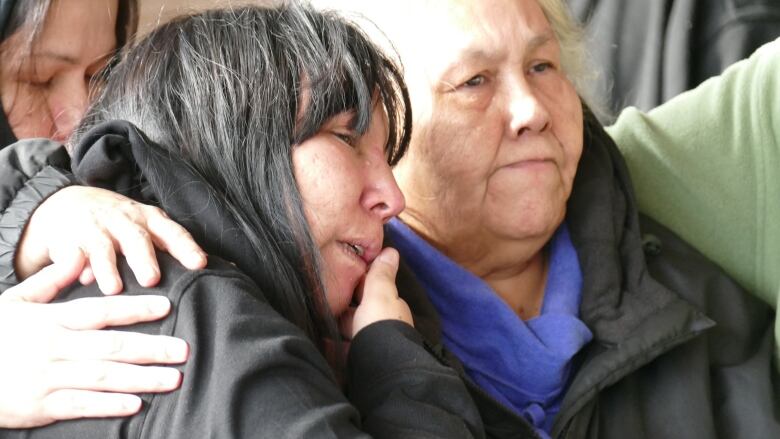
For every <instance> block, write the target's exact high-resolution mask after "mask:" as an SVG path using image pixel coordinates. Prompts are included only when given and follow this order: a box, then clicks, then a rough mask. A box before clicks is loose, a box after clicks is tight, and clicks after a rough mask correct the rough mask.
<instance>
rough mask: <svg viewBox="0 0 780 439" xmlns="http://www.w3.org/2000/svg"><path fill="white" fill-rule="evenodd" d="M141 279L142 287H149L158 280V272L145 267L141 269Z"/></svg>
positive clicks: (152, 268)
mask: <svg viewBox="0 0 780 439" xmlns="http://www.w3.org/2000/svg"><path fill="white" fill-rule="evenodd" d="M141 277H142V278H143V282H144V286H145V287H150V286H152V284H154V283H156V282H157V280H159V279H160V272H159V271H157V269H155V268H154V267H149V266H147V267H145V268H144V269H143V275H142V276H141Z"/></svg>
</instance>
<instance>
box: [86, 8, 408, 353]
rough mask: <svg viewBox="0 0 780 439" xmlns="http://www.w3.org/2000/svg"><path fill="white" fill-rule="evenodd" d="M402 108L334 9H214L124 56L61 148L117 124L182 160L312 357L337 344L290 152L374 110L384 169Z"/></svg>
mask: <svg viewBox="0 0 780 439" xmlns="http://www.w3.org/2000/svg"><path fill="white" fill-rule="evenodd" d="M408 102H409V99H408V94H407V92H406V88H405V86H404V83H403V79H402V77H401V73H400V71H399V70H398V69H397V68H396V66H395V65H394V64H393V63H392V62H391V61H390V60H389V59H388V58H387V57H386V56H385V55H384V54H383V53H382V52H381V51H380V50H379V49H378V48H377V47H376V46H375V45H374V44H372V43H371V42H370V41H369V40H368V38H367V37H365V36H364V35H363V33H362V32H361V31H360V30H359V29H358V28H357V27H356V26H354V25H352V24H350V23H348V22H347V21H345V20H344V19H342V18H341V17H339V16H337V15H335V14H330V13H320V12H317V11H315V10H313V9H311V8H310V7H308V6H306V5H296V4H292V3H291V4H285V5H279V6H276V7H258V6H254V7H251V6H249V7H240V8H229V9H216V10H210V11H205V12H201V13H198V14H196V15H190V16H183V17H180V18H177V19H174V20H172V21H170V22H168V23H166V24H164V25H162V26H160V27H158V28H157V29H155V30H154V31H152V32H151V33H150V34H149V35H147V36H146V37H145V38H144V39H142V40H141V41H139V42H138V44H137V45H136V46H135V47H133V48H132V49H131V50H130V51H129V52H127V53H126V55H125V57H124V59H123V60H122V61H121V62H120V63H119V64H118V65H117V66H116V67H115V68H114V70H113V71H112V73H111V75H110V76H109V77H108V79H107V82H106V85H105V87H104V89H103V91H102V93H101V94H100V96H99V97H98V99H97V100H96V102H95V104H94V105H93V107H92V108H90V109H89V110H88V112H87V115H86V116H85V117H84V120H83V122H82V125H81V127H80V128H79V129H78V130H76V132H75V134H74V139H73V143H77V142H78V139H79V138H80V137H82V136H84V134H85V133H86V132H87V131H88V130H89V129H90V128H91V127H94V126H95V125H97V124H100V123H101V122H104V121H109V120H114V119H123V120H127V121H130V122H132V123H133V124H135V125H136V126H137V127H139V128H140V129H141V130H142V131H144V132H145V133H146V134H147V136H148V137H149V138H150V139H151V140H153V141H155V142H157V143H158V144H160V145H161V146H162V147H163V148H165V149H166V150H168V151H169V152H170V154H171V155H173V156H175V157H178V158H180V159H181V160H182V161H183V162H184V163H185V164H186V165H187V166H188V167H190V169H191V170H193V172H194V173H195V174H196V175H198V176H199V177H200V178H201V179H202V181H203V182H204V183H205V184H206V185H207V186H208V188H209V190H211V191H212V193H213V194H214V197H213V198H214V199H215V201H216V202H219V203H220V207H221V208H222V209H224V210H225V211H226V212H228V213H229V215H230V216H231V217H232V219H233V220H235V222H236V223H237V224H238V225H239V227H240V230H241V232H242V235H243V236H245V237H246V239H247V241H248V243H249V245H250V246H251V248H252V250H253V252H254V255H253V256H254V258H253V259H254V261H252V265H251V266H249V267H247V266H246V265H240V266H239V267H240V268H241V269H242V270H244V271H245V272H246V273H247V274H249V275H250V276H251V277H252V278H253V279H254V280H255V282H257V283H258V285H259V287H260V289H261V290H262V291H263V292H264V293H265V294H266V298H267V299H268V301H269V302H270V303H271V305H272V306H273V307H274V308H275V309H276V310H277V311H278V312H279V313H280V314H282V315H283V316H285V317H286V318H287V319H289V320H290V321H292V322H293V323H294V324H296V325H297V326H298V327H300V328H301V329H303V330H304V331H305V332H306V333H307V334H308V335H309V336H310V338H311V339H312V340H313V341H314V342H315V343H317V344H318V345H319V346H320V347H321V348H323V344H322V343H323V339H325V338H330V339H333V340H338V338H339V335H338V331H337V328H336V326H335V321H334V319H333V317H332V315H330V313H329V311H328V307H327V304H326V301H325V300H324V287H323V283H322V279H321V274H320V265H321V263H320V261H319V256H318V255H319V250H318V249H317V246H316V245H315V241H314V238H313V237H312V235H311V229H310V227H309V225H308V223H307V221H306V217H305V214H304V207H303V202H302V200H301V196H300V193H299V192H298V189H297V185H296V181H295V176H294V170H293V163H292V151H293V149H294V148H295V146H296V145H298V144H300V143H301V142H303V141H305V140H306V139H308V138H310V137H313V136H314V135H315V134H317V133H318V132H319V130H320V129H321V128H322V126H323V125H324V124H325V123H326V122H327V121H328V120H329V119H330V118H332V117H333V116H335V115H337V114H339V113H342V112H345V111H353V112H354V118H353V121H352V124H353V128H354V130H355V131H356V132H358V133H361V134H362V133H364V132H365V131H366V130H367V129H368V126H369V123H370V119H371V115H372V110H373V108H374V105H375V103H379V104H380V105H383V107H384V109H385V112H386V114H387V121H388V140H387V143H386V146H385V151H386V155H387V160H388V163H391V164H392V163H395V162H396V161H397V160H398V159H400V157H401V155H403V153H404V151H405V149H406V147H407V145H408V143H409V136H410V130H411V128H410V123H411V119H410V118H411V116H410V110H409V104H408ZM172 191H175V188H172ZM172 196H173V195H172ZM205 249H206V250H207V251H209V252H213V253H214V254H216V255H218V256H219V255H220V253H219V251H218V247H217V248H216V249H215V248H209V247H208V246H205ZM236 262H240V261H236ZM323 349H324V348H323Z"/></svg>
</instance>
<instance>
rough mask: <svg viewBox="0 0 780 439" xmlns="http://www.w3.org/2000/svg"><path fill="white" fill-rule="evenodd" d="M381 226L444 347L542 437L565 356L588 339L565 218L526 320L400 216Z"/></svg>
mask: <svg viewBox="0 0 780 439" xmlns="http://www.w3.org/2000/svg"><path fill="white" fill-rule="evenodd" d="M386 230H387V233H388V234H389V237H390V239H391V240H392V241H393V243H394V244H395V247H396V249H397V250H398V251H399V253H400V254H401V256H402V257H403V258H404V259H405V260H406V261H407V263H409V266H410V267H411V268H412V271H414V273H415V275H416V277H417V279H419V280H420V283H421V284H422V286H423V287H424V288H425V291H426V294H427V296H428V298H429V299H430V300H431V302H432V303H433V304H434V306H435V307H436V310H437V311H438V313H439V316H440V317H441V320H442V331H443V343H444V346H445V347H446V348H447V349H449V350H450V351H451V352H452V353H454V354H455V355H456V356H457V357H458V358H459V359H460V360H461V361H462V362H463V367H464V369H465V371H466V373H467V374H468V376H469V377H470V378H471V379H472V380H473V381H474V382H475V383H476V384H477V385H479V386H480V387H481V388H482V389H484V390H485V391H486V392H488V393H489V394H490V395H491V396H492V397H493V398H495V399H496V400H498V401H499V402H501V403H502V404H503V405H505V406H506V407H508V408H510V409H512V410H513V411H514V412H515V413H517V414H519V415H521V416H523V417H524V418H526V419H527V420H528V421H529V422H530V423H531V424H533V426H534V428H535V429H536V430H537V432H538V433H539V434H540V435H542V436H545V437H546V436H547V435H548V434H549V432H550V430H551V429H552V424H553V420H554V419H555V415H556V414H557V413H558V410H559V409H560V403H561V399H562V397H563V392H564V390H565V389H566V386H567V385H568V384H569V378H570V376H571V372H572V358H573V357H574V355H575V354H577V352H579V350H580V349H581V348H582V347H583V346H584V345H585V344H586V343H588V342H589V341H590V339H591V333H590V331H589V330H588V328H587V327H586V326H585V324H584V323H582V322H581V321H580V320H579V319H578V318H577V316H578V315H579V307H580V299H581V288H582V273H581V271H580V267H579V262H578V261H577V254H576V252H575V251H574V247H573V245H572V243H571V239H570V237H569V232H568V230H567V228H566V226H565V224H564V225H562V226H561V227H560V228H559V230H558V231H557V232H556V233H555V235H554V236H553V238H552V240H551V242H550V244H549V246H548V247H549V252H550V267H549V276H548V279H547V285H546V288H545V295H544V302H543V304H542V310H541V313H540V315H539V316H537V317H535V318H533V319H530V320H528V321H525V322H524V321H522V320H521V319H520V318H519V317H518V316H517V315H516V314H515V312H514V311H513V310H512V309H510V308H509V307H508V306H507V305H506V303H504V301H502V300H501V298H499V297H498V295H497V294H496V293H495V291H493V290H492V289H491V288H490V286H489V285H488V284H487V283H486V282H485V281H483V280H482V279H480V278H479V277H477V276H476V275H474V274H472V273H470V272H468V271H467V270H466V269H464V268H462V267H460V266H459V265H458V264H456V263H455V262H454V261H452V260H451V259H449V258H448V257H447V256H445V255H444V254H442V253H441V252H439V251H438V250H437V249H435V248H434V247H432V246H431V245H430V244H428V243H427V242H426V241H425V240H424V239H422V238H421V237H420V236H419V235H417V234H416V233H414V231H412V230H411V229H410V228H409V227H408V226H406V225H405V224H404V223H402V222H401V221H400V220H397V219H394V220H392V221H391V222H390V223H389V224H388V226H387V227H386ZM474 334H479V337H474V336H473V335H474ZM485 340H490V342H489V343H486V342H485Z"/></svg>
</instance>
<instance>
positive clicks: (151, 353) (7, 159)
mask: <svg viewBox="0 0 780 439" xmlns="http://www.w3.org/2000/svg"><path fill="white" fill-rule="evenodd" d="M68 167H69V157H68V154H67V152H65V150H64V148H62V147H61V146H60V145H58V144H56V143H54V142H51V141H47V140H42V139H41V140H27V141H23V142H19V143H18V144H16V145H14V146H10V147H7V148H4V149H3V150H2V151H0V271H2V279H1V280H0V284H2V288H0V289H5V288H8V287H10V286H12V285H15V284H16V283H17V282H18V281H17V278H16V276H15V272H14V259H18V258H17V256H20V254H23V253H24V250H21V252H17V251H16V246H17V243H18V241H19V239H20V237H22V236H23V233H22V232H23V231H24V232H25V234H27V233H28V232H30V230H31V229H36V228H38V227H32V228H30V227H25V226H26V225H27V222H28V218H29V217H30V215H31V214H33V212H35V214H34V215H33V217H34V218H40V221H38V222H37V224H40V228H42V229H43V235H42V236H43V239H40V240H38V242H39V243H40V244H41V249H42V251H44V252H45V256H46V258H48V257H49V252H53V253H56V254H57V256H53V257H52V258H50V259H58V260H59V262H60V263H61V264H65V265H66V266H68V264H70V263H71V261H72V260H73V258H78V257H79V256H80V255H82V254H83V253H90V252H89V251H83V250H88V249H89V248H90V247H91V246H89V245H85V242H86V243H89V242H90V241H93V242H94V241H95V240H94V238H90V237H89V236H90V235H80V234H78V233H73V232H74V230H70V229H68V227H71V229H76V230H78V229H79V228H80V230H81V231H82V232H87V231H90V230H89V227H88V226H87V224H88V222H87V221H86V220H82V219H84V218H86V219H87V220H89V217H88V215H89V214H90V213H91V212H93V210H91V209H93V206H94V205H90V204H89V202H93V203H94V202H96V200H95V197H94V194H95V193H97V192H96V191H98V190H97V189H89V190H91V191H93V192H88V193H87V195H86V196H85V197H84V202H86V203H87V205H88V206H89V207H87V208H82V209H79V208H77V207H76V206H78V203H76V202H75V201H74V198H73V197H70V195H72V194H73V193H76V192H77V191H75V190H73V189H78V188H75V187H72V186H71V185H72V184H73V179H72V177H71V176H70V175H69V173H68V172H67V169H68ZM62 188H67V189H63V190H60V189H62ZM53 201H57V202H58V203H60V207H59V208H52V209H38V207H39V205H40V206H48V205H51V204H52V202H53ZM71 202H72V203H71ZM41 203H43V204H41ZM126 204H127V202H126ZM44 211H46V212H48V213H49V215H48V220H46V219H45V218H46V216H45V215H41V214H40V213H41V212H44ZM127 212H128V211H127V210H125V211H118V212H109V214H106V215H100V216H98V215H94V218H95V219H94V220H93V222H94V221H97V220H100V221H101V223H100V224H99V225H98V226H96V227H95V230H94V231H93V232H94V233H93V235H94V234H95V233H101V227H102V229H106V228H107V225H111V227H114V229H116V233H123V234H124V235H123V239H124V241H127V240H132V239H133V238H136V239H138V236H135V235H137V233H134V230H133V227H132V226H133V224H128V222H131V220H132V217H133V215H135V214H134V213H133V211H132V210H130V211H129V213H127ZM126 213H127V215H126V217H125V218H130V219H124V225H122V224H123V223H122V220H123V215H125V214H126ZM36 215H37V217H36ZM69 215H70V216H69ZM153 217H156V218H157V219H158V220H160V221H158V222H161V223H163V225H162V226H160V227H161V228H163V229H165V224H164V223H165V221H162V220H164V217H163V215H161V214H160V212H158V211H154V210H153V209H147V210H144V211H143V212H142V213H141V214H140V215H135V218H141V219H143V220H144V221H145V220H148V219H150V218H153ZM167 221H168V222H170V221H169V220H167ZM165 230H166V232H164V233H168V234H169V236H170V237H169V238H168V239H161V240H160V241H161V242H163V243H167V244H174V243H175V242H177V239H180V238H181V235H177V234H176V233H177V231H176V229H175V228H173V229H170V228H169V229H165ZM47 234H48V235H47ZM147 235H150V234H147ZM85 237H86V238H85ZM80 238H85V239H86V241H84V240H82V241H79V239H80ZM141 238H142V237H141ZM24 241H25V240H23V242H24ZM98 242H99V241H98ZM114 242H117V243H118V242H123V240H122V239H116V240H112V243H114ZM193 245H194V244H193ZM150 246H151V244H150V243H147V244H146V247H147V248H148V247H150ZM139 247H140V248H141V249H143V248H144V247H143V244H141V245H140V246H139ZM188 248H189V247H188ZM41 249H38V251H39V252H40V251H41ZM108 250H110V255H111V256H112V257H113V252H114V250H113V248H109V249H108ZM123 250H124V248H123ZM128 253H129V252H128ZM91 256H100V255H98V254H96V253H95V252H92V254H91ZM143 256H144V255H143V253H142V252H141V254H140V257H138V258H136V259H142V258H143ZM148 256H149V255H148V253H147V257H148ZM151 256H153V253H152V254H151ZM49 262H50V261H49V260H47V261H46V262H45V263H46V264H48V263H49ZM203 262H204V263H205V258H204V261H203ZM39 268H40V267H39ZM108 268H110V270H108V269H104V270H102V271H101V270H97V271H96V272H97V273H98V274H99V275H100V273H103V275H102V277H103V278H106V277H108V278H110V277H111V276H112V274H111V270H113V272H114V273H115V272H116V269H115V268H114V267H113V265H111V266H110V267H108ZM117 276H118V275H117ZM42 278H43V279H50V280H51V279H52V278H51V276H50V275H48V276H47V275H46V274H45V273H44V274H43V277H42ZM38 279H41V278H38ZM55 280H56V279H55ZM103 283H104V284H105V282H103ZM58 285H59V286H61V285H62V283H52V284H50V285H49V287H50V288H55V287H57V286H58ZM120 285H121V284H120ZM41 287H42V285H41V283H40V281H35V280H32V281H31V282H24V283H22V284H20V285H19V286H18V287H16V289H15V290H14V291H15V292H16V293H15V294H12V295H8V296H6V295H3V296H0V299H2V300H0V325H2V326H3V328H4V329H3V330H2V331H0V345H2V346H3V350H2V352H3V361H2V362H1V363H0V375H2V376H3V377H5V378H6V379H11V380H12V381H11V382H6V383H5V384H2V385H0V426H6V427H11V426H32V425H42V424H45V423H47V422H52V421H53V420H59V419H68V418H70V417H72V416H74V414H78V415H79V416H95V415H108V414H111V415H113V416H119V415H123V414H128V413H127V409H126V408H125V409H121V410H120V409H119V407H117V406H116V405H114V406H113V407H114V408H111V407H112V406H110V405H107V404H106V401H107V400H110V399H111V398H114V397H116V398H122V397H124V398H125V400H127V398H129V397H130V395H126V393H131V392H132V393H134V392H150V391H168V390H172V389H173V388H175V387H176V386H177V384H178V381H171V380H170V376H171V374H172V373H173V372H175V371H172V370H170V369H164V368H154V367H149V368H143V369H141V368H136V366H132V364H144V363H148V362H150V360H153V361H151V362H153V363H160V364H169V363H178V362H182V361H184V360H185V359H186V356H187V351H186V346H185V345H184V344H183V342H182V341H181V340H170V339H168V338H165V337H150V338H148V339H147V340H146V341H145V342H144V343H143V344H140V345H139V344H138V343H132V341H133V340H137V339H138V338H137V337H135V336H133V335H125V334H113V333H105V334H103V335H101V336H94V337H105V338H109V339H111V340H114V341H115V343H116V346H117V347H116V349H115V351H113V352H106V351H105V350H101V347H100V346H99V345H91V344H89V343H88V342H87V341H88V340H89V337H90V335H88V334H92V332H90V330H92V329H97V328H101V327H105V326H109V325H111V324H113V323H114V322H116V321H117V320H121V321H123V322H125V323H127V324H130V323H134V322H141V321H148V320H154V319H158V318H161V317H163V316H165V315H167V313H168V309H169V308H170V305H169V304H168V305H166V306H164V307H161V306H160V305H159V298H155V299H154V300H152V299H148V298H137V299H134V303H136V305H135V306H132V307H128V306H123V300H124V299H118V300H117V299H115V298H105V299H93V300H92V301H91V302H90V303H84V304H81V305H73V306H70V307H62V306H58V305H47V304H44V303H41V302H43V301H48V300H49V299H51V298H52V297H53V296H54V295H55V294H56V289H58V288H55V291H51V294H49V295H46V296H40V295H36V296H35V297H37V299H35V300H34V302H35V303H29V302H30V301H29V300H22V299H24V297H26V296H25V295H24V294H18V293H21V292H24V293H36V292H38V291H40V288H41ZM41 297H46V299H45V300H44V299H41ZM90 313H91V314H90ZM88 315H93V316H96V317H93V318H91V319H90V320H89V321H90V322H91V323H90V325H89V327H85V326H78V325H76V326H68V327H63V326H62V325H59V324H58V322H60V321H65V320H68V321H70V322H78V321H80V320H81V319H83V318H85V316H88ZM94 337H93V338H94ZM52 340H58V341H59V342H60V343H59V344H56V345H55V344H54V343H53V342H52ZM62 346H70V347H71V348H72V349H71V351H70V352H69V353H67V360H68V361H67V362H64V361H61V360H62V355H64V354H63V353H62V352H58V350H57V349H58V348H60V347H62ZM172 346H178V348H175V349H174V348H173V347H172ZM182 346H185V347H182ZM167 347H172V348H171V349H172V350H171V352H172V353H173V354H172V355H168V354H165V352H166V349H167ZM108 362H111V364H112V365H113V366H114V367H112V368H111V372H110V373H109V372H108V371H106V374H104V375H101V374H91V375H90V374H84V370H92V369H88V368H79V367H70V368H69V369H64V368H63V367H60V366H62V365H64V364H70V365H75V364H85V363H88V364H91V365H93V366H94V365H98V364H107V363H108ZM51 370H57V371H59V372H58V380H59V381H57V380H49V379H46V378H47V377H49V376H50V374H49V375H44V378H41V376H40V375H39V374H41V373H44V374H47V373H49V371H51ZM52 373H53V372H52ZM166 376H167V377H169V378H168V381H166V382H164V384H163V382H162V381H161V382H158V381H159V377H166ZM106 379H109V381H110V382H111V384H110V386H109V387H106V384H105V380H106ZM139 380H141V381H139ZM143 380H146V381H143ZM143 382H145V383H147V384H144V385H140V384H139V383H143ZM74 383H76V384H77V385H78V386H79V389H78V390H80V392H79V394H80V395H93V396H94V395H95V393H94V392H92V393H87V392H84V390H87V391H88V390H95V391H98V390H99V391H105V393H103V394H101V398H97V399H96V398H91V399H83V398H82V399H78V398H76V399H73V400H69V401H65V400H63V399H59V400H58V401H59V403H58V404H55V405H54V406H52V405H51V404H49V403H47V401H50V400H51V395H71V394H72V393H73V392H72V390H74V389H73V388H72V386H74V385H76V384H74ZM111 391H113V392H118V393H116V394H113V393H111ZM123 393H125V395H122V394H123ZM132 398H135V397H132ZM68 404H70V409H68V408H67V407H66V406H68ZM76 406H78V408H77V407H76Z"/></svg>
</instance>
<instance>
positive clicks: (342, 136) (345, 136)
mask: <svg viewBox="0 0 780 439" xmlns="http://www.w3.org/2000/svg"><path fill="white" fill-rule="evenodd" d="M331 133H332V134H333V135H334V136H336V137H337V138H338V139H339V140H341V141H342V142H344V143H346V144H347V145H349V146H355V140H356V136H355V134H354V133H344V132H338V131H332V132H331Z"/></svg>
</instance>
